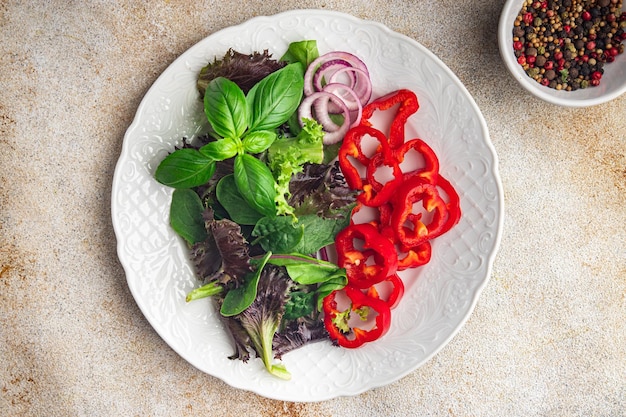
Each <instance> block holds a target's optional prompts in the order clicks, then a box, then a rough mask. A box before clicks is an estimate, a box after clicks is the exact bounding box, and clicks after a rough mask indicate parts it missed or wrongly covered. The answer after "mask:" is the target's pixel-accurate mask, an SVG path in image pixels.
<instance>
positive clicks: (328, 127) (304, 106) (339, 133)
mask: <svg viewBox="0 0 626 417" xmlns="http://www.w3.org/2000/svg"><path fill="white" fill-rule="evenodd" d="M318 100H323V101H321V102H318ZM329 101H330V102H332V103H333V104H335V105H337V106H338V107H340V108H342V114H343V117H344V122H343V124H341V125H337V124H336V123H335V122H333V121H332V120H331V119H330V116H329V114H328V112H324V111H319V114H318V112H315V115H314V114H313V113H314V110H315V109H316V108H317V109H318V110H323V108H324V106H327V105H328V102H329ZM316 102H318V103H316ZM323 103H326V104H323ZM298 119H299V120H300V124H301V125H304V122H303V119H315V120H317V121H318V122H319V123H320V124H321V125H322V126H323V127H324V131H325V132H326V133H325V134H324V139H323V140H322V141H323V143H324V145H331V144H333V143H337V142H339V141H340V140H341V139H342V138H343V137H344V135H345V134H346V132H347V131H348V129H349V128H350V111H349V110H348V108H347V107H346V105H345V104H344V103H343V101H342V100H341V99H340V98H339V97H337V96H336V95H335V94H332V93H329V92H326V91H317V92H315V93H313V94H311V95H309V96H307V97H305V98H304V100H302V103H301V104H300V107H299V108H298Z"/></svg>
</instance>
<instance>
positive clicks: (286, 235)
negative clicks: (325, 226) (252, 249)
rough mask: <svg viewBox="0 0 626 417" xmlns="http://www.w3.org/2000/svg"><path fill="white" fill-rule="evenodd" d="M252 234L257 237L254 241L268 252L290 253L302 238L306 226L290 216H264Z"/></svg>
mask: <svg viewBox="0 0 626 417" xmlns="http://www.w3.org/2000/svg"><path fill="white" fill-rule="evenodd" d="M252 236H254V237H256V238H257V239H255V240H254V242H253V243H254V244H259V245H261V247H262V248H263V250H265V251H266V252H270V251H271V252H274V253H289V252H292V250H293V248H295V247H296V246H297V245H298V244H299V243H300V241H301V240H302V237H303V236H304V227H302V225H300V224H298V223H294V220H293V218H292V217H289V216H276V217H264V218H262V219H260V220H259V221H258V222H257V223H256V225H255V226H254V229H253V230H252Z"/></svg>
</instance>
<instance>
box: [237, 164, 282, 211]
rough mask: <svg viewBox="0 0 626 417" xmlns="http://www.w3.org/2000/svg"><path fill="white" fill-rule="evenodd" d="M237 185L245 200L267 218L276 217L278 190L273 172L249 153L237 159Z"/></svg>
mask: <svg viewBox="0 0 626 417" xmlns="http://www.w3.org/2000/svg"><path fill="white" fill-rule="evenodd" d="M234 174H235V184H236V185H237V189H238V190H239V192H240V193H241V196H242V197H243V199H244V200H246V202H247V203H248V204H249V205H250V207H252V208H254V209H255V210H256V211H258V212H259V213H261V214H263V215H265V216H269V217H272V216H275V215H276V203H275V201H274V199H275V198H276V189H275V188H274V184H275V183H276V182H275V181H274V177H273V176H272V172H271V171H270V169H269V168H268V167H267V165H265V164H264V163H263V162H261V161H259V160H258V159H256V158H255V157H254V156H252V155H249V154H247V153H244V154H239V155H237V156H236V157H235V166H234Z"/></svg>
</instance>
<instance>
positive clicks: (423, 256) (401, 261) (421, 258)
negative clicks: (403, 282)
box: [398, 241, 432, 271]
mask: <svg viewBox="0 0 626 417" xmlns="http://www.w3.org/2000/svg"><path fill="white" fill-rule="evenodd" d="M399 252H400V253H401V254H400V255H398V271H404V270H405V269H409V268H417V267H418V266H422V265H426V264H427V263H428V262H430V258H431V256H432V246H431V245H430V242H429V241H426V242H423V243H420V244H419V245H417V246H415V247H412V248H400V249H399Z"/></svg>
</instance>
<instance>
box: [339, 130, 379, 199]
mask: <svg viewBox="0 0 626 417" xmlns="http://www.w3.org/2000/svg"><path fill="white" fill-rule="evenodd" d="M367 136H370V137H372V138H373V139H375V140H376V141H378V146H377V147H376V149H374V150H373V152H372V154H373V155H376V153H377V152H383V153H386V154H389V152H388V149H389V143H388V141H387V137H386V136H385V135H384V134H383V132H381V131H380V130H378V129H375V128H373V127H371V126H363V125H359V126H356V127H353V128H352V129H350V130H348V133H346V135H345V136H344V138H343V142H342V144H341V147H340V148H339V152H338V155H337V156H338V160H339V167H340V168H341V172H342V173H343V176H344V178H345V179H346V183H347V184H348V187H350V188H352V189H354V190H360V189H362V188H363V179H364V178H365V171H366V169H367V166H368V165H369V163H370V160H371V157H370V156H368V155H366V154H365V152H364V151H363V147H362V142H363V140H364V139H365V138H366V137H367ZM353 161H354V162H353ZM355 163H358V165H359V166H355ZM359 168H361V170H362V171H363V177H362V176H361V173H360V172H359Z"/></svg>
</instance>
